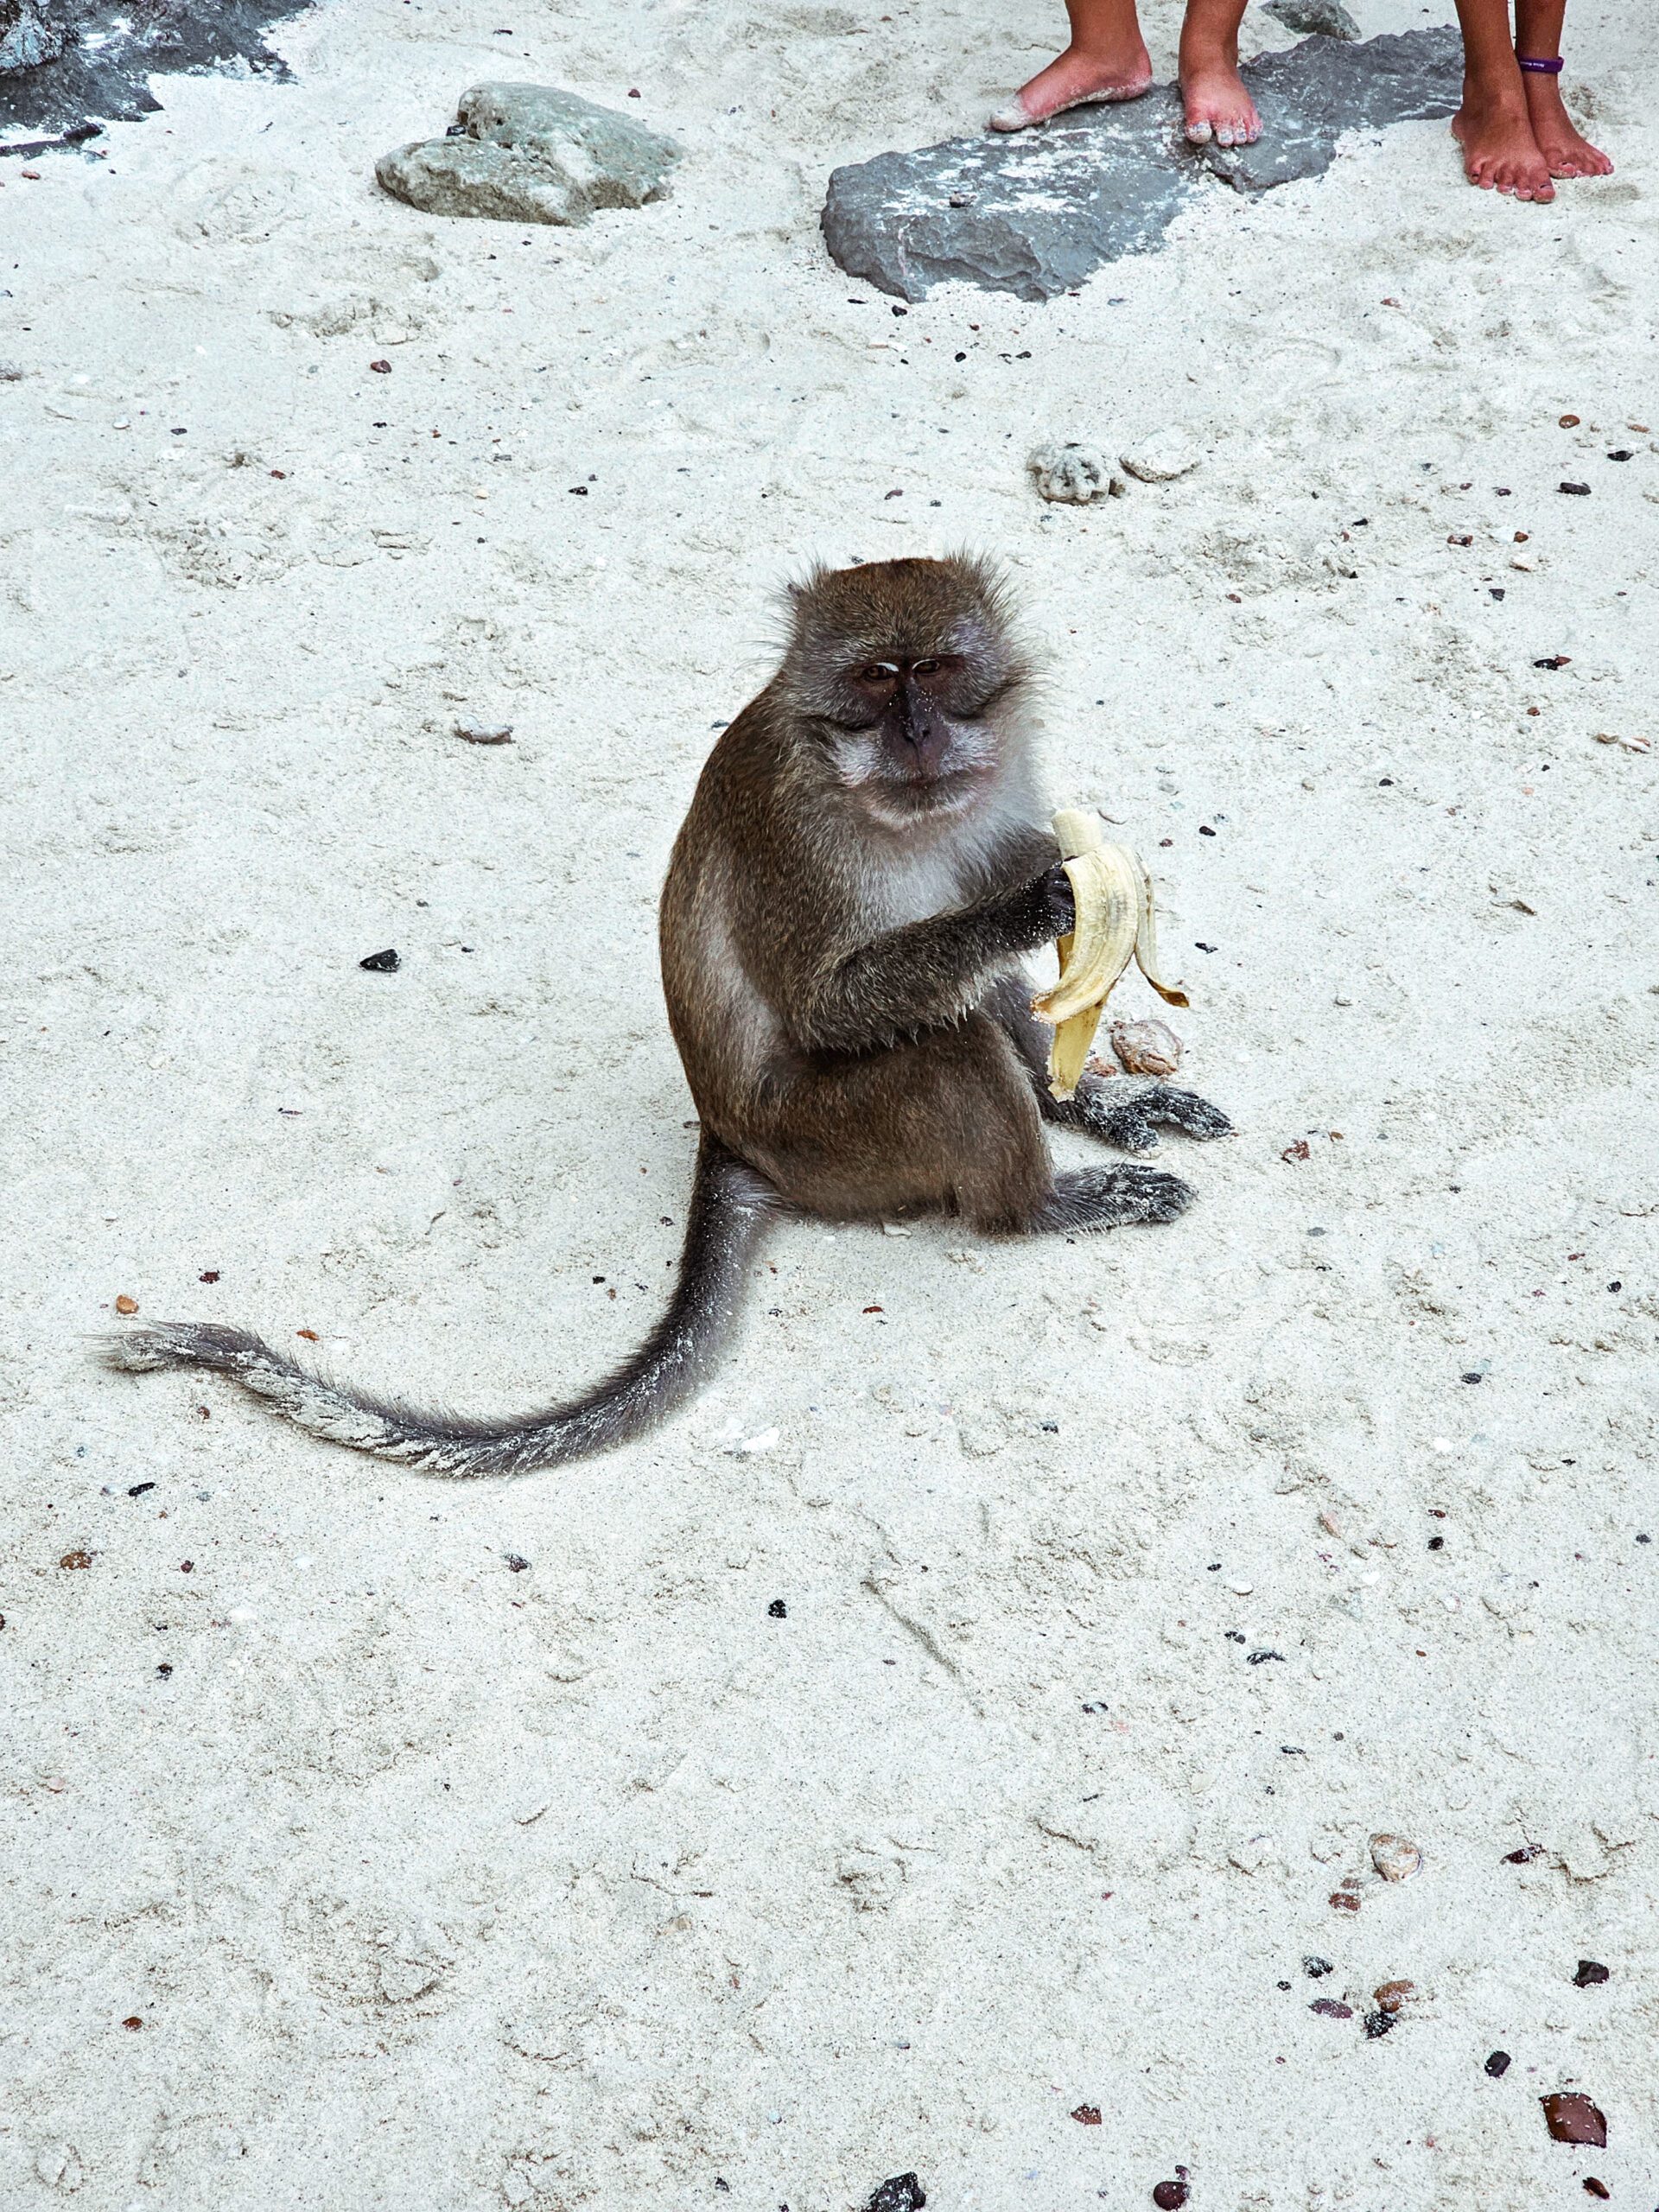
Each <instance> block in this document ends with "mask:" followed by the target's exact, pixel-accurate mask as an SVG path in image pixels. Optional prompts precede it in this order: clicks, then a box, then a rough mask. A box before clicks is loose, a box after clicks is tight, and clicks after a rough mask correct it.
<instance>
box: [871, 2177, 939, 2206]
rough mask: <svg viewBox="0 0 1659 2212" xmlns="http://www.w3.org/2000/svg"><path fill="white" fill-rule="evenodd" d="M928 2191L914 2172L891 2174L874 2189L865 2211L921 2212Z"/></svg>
mask: <svg viewBox="0 0 1659 2212" xmlns="http://www.w3.org/2000/svg"><path fill="white" fill-rule="evenodd" d="M926 2202H927V2192H926V2190H925V2189H924V2188H923V2187H922V2184H921V2183H920V2182H919V2181H918V2180H917V2178H916V2177H915V2175H914V2174H891V2175H889V2176H888V2177H887V2180H886V2181H884V2182H882V2183H880V2184H879V2185H878V2186H877V2187H876V2188H875V2189H874V2190H872V2191H871V2192H870V2195H869V2196H868V2198H867V2200H866V2202H865V2204H864V2212H920V2208H921V2207H922V2206H923V2205H925V2203H926Z"/></svg>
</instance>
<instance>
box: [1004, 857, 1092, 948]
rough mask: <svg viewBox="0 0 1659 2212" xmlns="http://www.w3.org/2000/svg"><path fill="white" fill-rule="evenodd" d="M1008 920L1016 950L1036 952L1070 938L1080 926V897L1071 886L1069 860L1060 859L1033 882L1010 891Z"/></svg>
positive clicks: (1013, 945) (1012, 943) (1012, 944)
mask: <svg viewBox="0 0 1659 2212" xmlns="http://www.w3.org/2000/svg"><path fill="white" fill-rule="evenodd" d="M1007 912H1008V920H1009V924H1010V926H1011V937H1012V941H1011V943H1010V945H1009V950H1011V951H1014V952H1035V951H1036V950H1037V949H1038V947H1039V945H1044V944H1053V943H1054V941H1055V939H1056V938H1062V937H1070V936H1071V932H1072V931H1073V930H1074V929H1076V927H1077V893H1076V892H1075V891H1073V889H1072V888H1071V877H1070V876H1069V875H1068V874H1066V872H1065V861H1055V863H1054V865H1053V867H1052V868H1045V869H1044V870H1043V872H1042V874H1040V875H1034V876H1033V878H1032V879H1031V881H1030V882H1029V883H1022V884H1020V887H1019V888H1018V889H1017V890H1014V891H1011V892H1010V893H1008V899H1007Z"/></svg>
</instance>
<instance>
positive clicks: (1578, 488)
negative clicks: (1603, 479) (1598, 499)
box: [1560, 483, 1590, 499]
mask: <svg viewBox="0 0 1659 2212" xmlns="http://www.w3.org/2000/svg"><path fill="white" fill-rule="evenodd" d="M1560 489H1561V490H1562V491H1563V492H1565V493H1567V494H1568V495H1569V496H1570V497H1571V498H1573V499H1588V498H1589V496H1590V486H1588V485H1587V484H1567V483H1563V484H1562V485H1561V486H1560Z"/></svg>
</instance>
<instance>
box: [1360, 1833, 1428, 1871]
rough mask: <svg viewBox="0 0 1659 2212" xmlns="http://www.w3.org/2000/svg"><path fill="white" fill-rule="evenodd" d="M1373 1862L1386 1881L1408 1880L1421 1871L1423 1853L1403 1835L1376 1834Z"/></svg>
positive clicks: (1374, 1837)
mask: <svg viewBox="0 0 1659 2212" xmlns="http://www.w3.org/2000/svg"><path fill="white" fill-rule="evenodd" d="M1371 1864H1372V1866H1375V1867H1376V1871H1377V1872H1378V1873H1379V1874H1380V1875H1381V1876H1382V1877H1383V1880H1384V1881H1385V1882H1408V1881H1409V1880H1410V1879H1411V1878H1412V1876H1413V1875H1414V1874H1417V1873H1421V1871H1422V1865H1423V1854H1422V1853H1421V1851H1419V1849H1418V1848H1417V1847H1416V1845H1415V1844H1414V1843H1408V1842H1407V1840H1406V1839H1405V1837H1404V1836H1402V1835H1374V1836H1373V1837H1372V1838H1371Z"/></svg>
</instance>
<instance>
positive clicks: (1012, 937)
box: [788, 864, 1076, 1052]
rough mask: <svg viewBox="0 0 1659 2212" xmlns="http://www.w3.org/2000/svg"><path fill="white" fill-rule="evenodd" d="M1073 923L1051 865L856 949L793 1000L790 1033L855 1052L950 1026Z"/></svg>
mask: <svg viewBox="0 0 1659 2212" xmlns="http://www.w3.org/2000/svg"><path fill="white" fill-rule="evenodd" d="M1075 919H1076V909H1075V907H1074V906H1073V903H1072V897H1071V884H1070V882H1069V881H1068V880H1067V879H1066V874H1065V869H1064V868H1061V867H1059V866H1058V864H1057V865H1056V866H1054V867H1052V868H1046V869H1044V871H1043V873H1042V874H1040V875H1036V876H1033V877H1032V878H1031V879H1030V880H1029V881H1027V882H1024V883H1020V884H1018V885H1016V886H1015V887H1014V889H1012V890H1001V891H996V892H994V893H990V894H989V895H988V896H987V897H986V898H983V899H976V900H974V901H973V902H972V903H971V904H970V905H969V906H957V907H952V908H951V909H950V911H949V912H945V913H943V914H932V915H930V916H929V918H927V920H926V921H925V922H912V923H909V924H907V925H906V927H905V928H903V929H898V930H890V931H888V932H887V935H886V936H885V937H879V938H873V939H872V940H871V942H870V943H869V944H861V945H860V946H859V947H858V948H857V949H856V950H855V951H852V952H849V953H848V954H846V955H844V956H843V957H842V958H841V959H840V960H838V961H837V962H836V963H835V965H834V966H833V967H831V968H830V969H828V970H827V971H826V972H825V973H824V974H823V975H822V976H818V977H817V978H816V979H815V980H814V981H813V982H811V983H810V985H809V987H808V988H806V989H805V990H804V991H803V992H802V993H801V994H800V995H799V996H798V998H797V999H796V1000H795V1001H794V1002H793V1003H792V1005H791V1007H790V1009H789V1014H788V1019H789V1021H790V1026H791V1028H792V1029H793V1030H794V1032H795V1033H796V1036H797V1038H798V1041H799V1042H800V1043H801V1044H803V1045H804V1046H808V1047H809V1048H810V1049H816V1050H818V1051H821V1052H865V1051H868V1049H869V1048H870V1047H872V1046H882V1045H891V1044H893V1043H894V1042H895V1041H896V1040H897V1039H899V1038H901V1037H912V1036H914V1035H915V1034H916V1033H917V1032H918V1030H923V1029H931V1028H935V1027H938V1025H940V1024H941V1023H944V1022H947V1021H955V1020H959V1019H960V1017H961V1016H962V1015H963V1014H964V1013H966V1012H967V1010H968V1008H969V1007H971V1006H973V1005H974V1004H975V1003H976V1001H977V1000H978V999H979V998H980V996H981V995H982V992H983V990H984V987H985V984H986V982H988V980H989V978H990V976H991V975H992V974H993V973H994V971H995V969H998V968H999V967H1001V966H1002V965H1004V964H1005V963H1007V961H1009V960H1011V959H1014V958H1017V957H1018V956H1019V955H1020V954H1021V953H1023V952H1034V951H1035V950H1036V949H1037V947H1038V946H1039V945H1040V944H1052V942H1053V940H1054V939H1055V938H1057V937H1064V936H1065V933H1066V931H1068V930H1070V929H1071V925H1072V924H1073V922H1074V921H1075Z"/></svg>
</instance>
